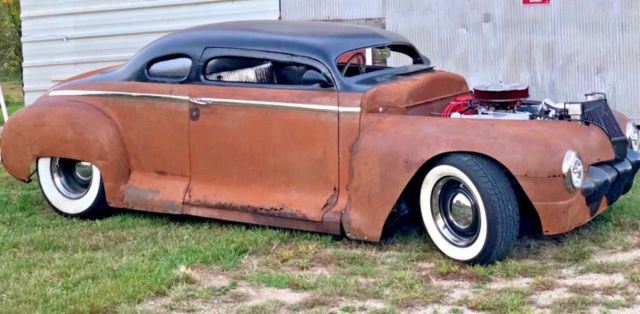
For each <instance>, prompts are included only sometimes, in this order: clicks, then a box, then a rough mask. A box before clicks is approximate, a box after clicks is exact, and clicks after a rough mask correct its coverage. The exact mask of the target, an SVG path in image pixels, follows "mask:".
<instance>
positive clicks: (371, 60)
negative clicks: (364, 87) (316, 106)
mask: <svg viewBox="0 0 640 314" xmlns="http://www.w3.org/2000/svg"><path fill="white" fill-rule="evenodd" d="M336 63H337V66H338V69H339V70H340V73H342V75H343V76H344V77H359V76H361V75H364V74H368V73H373V72H378V71H383V70H390V69H398V68H405V69H407V70H409V69H410V68H413V66H415V65H422V67H425V66H426V67H428V66H429V64H428V60H426V58H423V57H422V56H421V55H420V53H418V51H416V49H415V48H413V47H412V46H408V45H387V46H376V47H368V48H361V49H356V50H351V51H348V52H345V53H343V54H342V55H341V56H340V57H338V59H337V60H336ZM422 67H420V68H422ZM383 72H385V73H386V72H388V71H383ZM394 72H395V71H394ZM380 74H382V73H380Z"/></svg>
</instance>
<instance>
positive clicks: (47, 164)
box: [37, 157, 108, 218]
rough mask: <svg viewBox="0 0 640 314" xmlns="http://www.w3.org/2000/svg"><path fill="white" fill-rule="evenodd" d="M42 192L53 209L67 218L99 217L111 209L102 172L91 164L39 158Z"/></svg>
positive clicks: (62, 159)
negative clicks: (107, 200) (105, 192)
mask: <svg viewBox="0 0 640 314" xmlns="http://www.w3.org/2000/svg"><path fill="white" fill-rule="evenodd" d="M37 167H38V178H39V180H38V181H39V183H40V189H41V190H42V193H43V194H44V196H45V198H46V200H47V202H48V203H49V205H51V207H53V209H54V210H55V211H56V212H58V213H59V214H62V215H64V216H68V217H79V218H96V217H99V216H102V215H103V214H104V213H105V212H106V210H107V209H108V205H107V202H106V199H105V194H104V187H103V184H102V176H101V174H100V170H98V168H97V167H96V166H95V165H92V164H90V163H88V162H84V161H79V160H73V159H66V158H58V157H42V158H39V159H38V165H37Z"/></svg>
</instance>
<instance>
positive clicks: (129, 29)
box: [21, 0, 280, 103]
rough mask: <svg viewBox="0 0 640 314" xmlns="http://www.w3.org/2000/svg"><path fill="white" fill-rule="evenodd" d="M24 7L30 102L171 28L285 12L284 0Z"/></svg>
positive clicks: (31, 3) (66, 1)
mask: <svg viewBox="0 0 640 314" xmlns="http://www.w3.org/2000/svg"><path fill="white" fill-rule="evenodd" d="M21 6H22V34H23V38H22V42H23V54H24V64H23V67H24V73H23V74H24V89H25V101H26V103H31V102H33V101H34V100H35V98H37V97H38V96H39V95H40V94H42V93H43V92H44V91H45V90H47V89H48V88H49V87H51V86H52V85H53V84H54V83H55V82H56V81H59V80H62V79H65V78H67V77H70V76H72V75H75V74H78V73H82V72H86V71H88V70H92V69H96V68H99V67H104V66H109V65H113V64H118V63H122V62H124V61H126V60H127V59H128V58H129V57H130V56H131V55H132V54H133V53H135V52H136V51H138V50H139V49H140V48H142V47H143V46H145V45H146V44H148V43H149V42H151V41H153V40H154V39H156V38H158V37H160V36H162V35H164V34H166V33H169V32H172V31H176V30H179V29H183V28H186V27H190V26H194V25H200V24H207V23H214V22H220V21H229V20H249V19H277V18H278V17H279V15H280V11H279V1H278V0H183V1H180V0H129V1H108V0H100V1H86V0H55V1H47V0H22V1H21Z"/></svg>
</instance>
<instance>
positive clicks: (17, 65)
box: [0, 0, 22, 79]
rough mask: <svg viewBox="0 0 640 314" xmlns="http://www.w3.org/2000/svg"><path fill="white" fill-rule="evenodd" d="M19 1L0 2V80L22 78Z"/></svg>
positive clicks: (0, 0) (7, 0)
mask: <svg viewBox="0 0 640 314" xmlns="http://www.w3.org/2000/svg"><path fill="white" fill-rule="evenodd" d="M21 37H22V27H21V21H20V1H19V0H0V79H2V78H5V79H6V78H17V79H20V78H21V76H22V71H21V66H22V44H21V42H20V38H21Z"/></svg>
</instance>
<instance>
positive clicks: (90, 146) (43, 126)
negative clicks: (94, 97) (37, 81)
mask: <svg viewBox="0 0 640 314" xmlns="http://www.w3.org/2000/svg"><path fill="white" fill-rule="evenodd" d="M0 153H1V154H2V162H3V164H4V166H5V168H6V169H7V171H8V172H9V173H10V174H11V175H13V176H14V177H16V178H18V179H20V180H23V181H27V180H28V179H29V175H30V171H31V166H32V165H33V163H34V161H35V160H36V159H37V158H38V157H42V156H56V157H64V158H71V159H76V160H84V161H87V162H90V163H92V164H94V165H96V166H97V167H98V169H100V172H101V173H102V176H103V182H104V186H105V192H106V195H107V198H108V201H109V204H110V205H112V206H118V205H120V204H122V196H123V193H122V191H121V189H122V187H123V186H124V185H125V183H126V182H127V180H128V177H129V163H128V158H127V154H126V149H125V146H124V144H123V141H122V138H121V136H120V132H119V129H118V127H117V125H116V123H115V122H114V121H113V120H112V119H111V118H110V117H109V116H107V115H106V114H105V113H104V112H102V111H101V110H100V109H98V108H96V107H94V106H92V105H90V104H87V103H81V102H77V101H68V102H52V101H50V99H49V98H47V97H46V96H45V97H44V98H41V99H40V100H38V102H37V103H36V104H33V105H31V106H28V107H27V108H25V109H22V110H20V111H18V112H16V113H15V114H14V115H13V116H12V117H11V118H10V119H9V121H7V123H6V125H5V127H4V129H3V132H2V139H1V142H0Z"/></svg>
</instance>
